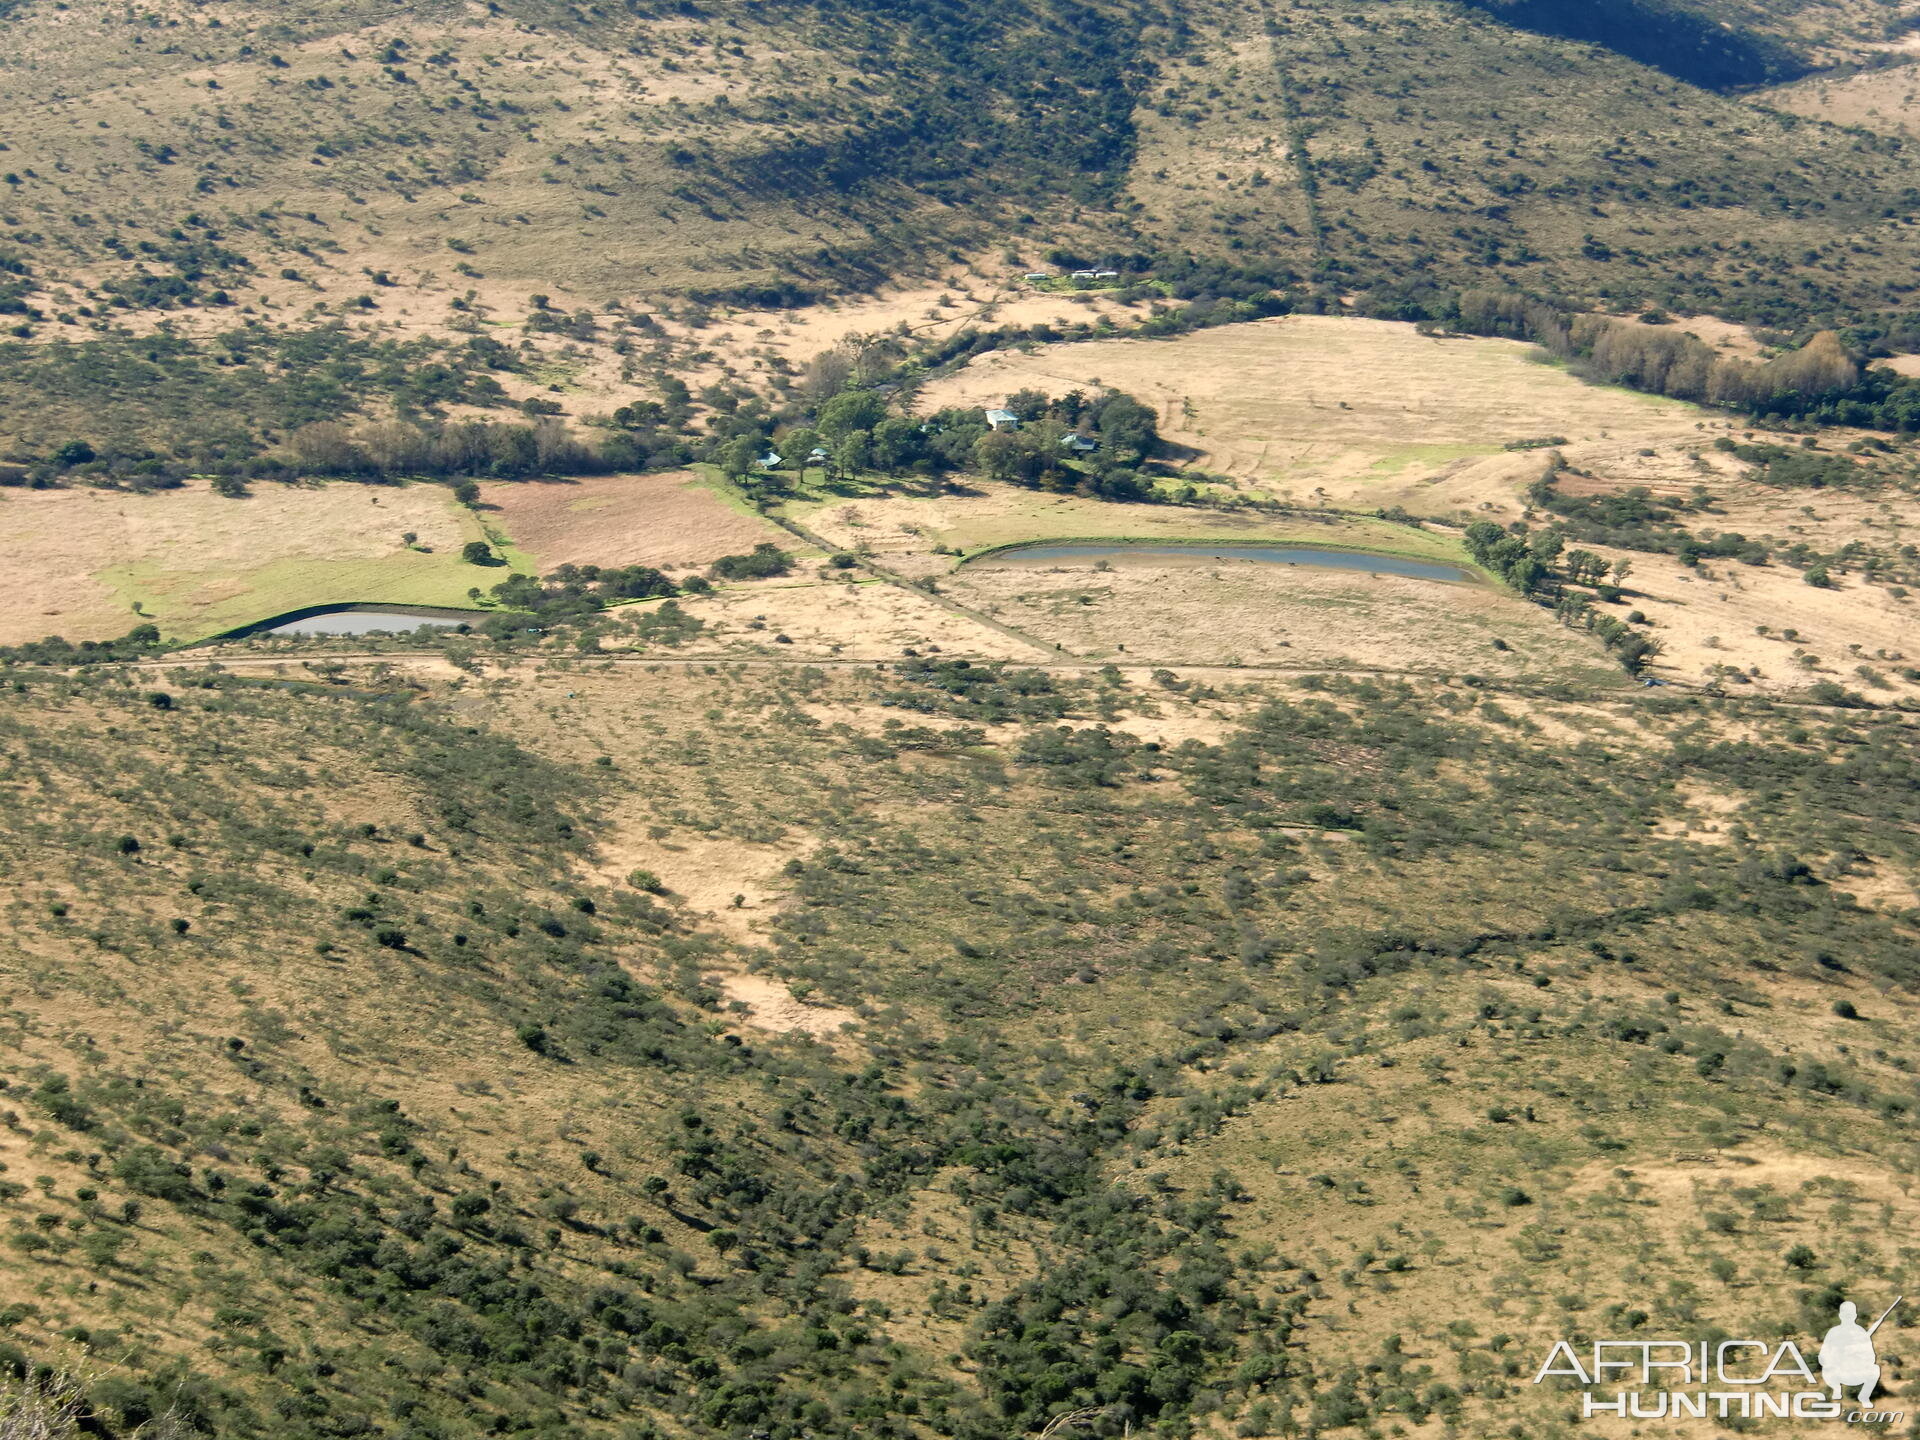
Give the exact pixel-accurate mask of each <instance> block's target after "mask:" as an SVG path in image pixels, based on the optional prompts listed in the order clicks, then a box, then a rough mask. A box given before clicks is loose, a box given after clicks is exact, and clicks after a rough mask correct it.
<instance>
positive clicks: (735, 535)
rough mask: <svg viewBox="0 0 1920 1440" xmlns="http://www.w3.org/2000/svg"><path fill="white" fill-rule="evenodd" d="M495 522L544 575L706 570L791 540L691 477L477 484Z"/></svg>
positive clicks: (603, 477)
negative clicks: (626, 568)
mask: <svg viewBox="0 0 1920 1440" xmlns="http://www.w3.org/2000/svg"><path fill="white" fill-rule="evenodd" d="M480 493H481V499H482V503H483V504H484V505H486V506H487V507H489V514H490V516H491V518H492V519H493V521H494V523H496V524H497V525H499V526H500V527H501V528H502V529H504V530H505V531H506V532H507V533H508V534H510V535H512V536H513V539H514V543H515V544H516V545H518V546H519V547H520V548H522V549H523V550H525V551H526V553H527V554H528V555H529V556H532V557H533V558H534V559H535V561H536V562H537V563H538V565H539V567H540V569H541V571H542V572H546V571H550V570H555V569H557V568H559V567H560V566H562V565H654V566H658V567H660V568H661V569H667V568H687V567H692V568H695V569H705V568H706V567H707V566H708V565H710V564H712V563H713V562H714V560H716V559H717V558H719V557H720V556H722V555H737V554H740V553H742V552H745V551H748V550H751V549H752V548H753V547H754V546H755V545H757V544H759V543H760V542H761V541H762V540H772V541H774V542H775V543H777V544H783V545H784V547H785V548H787V549H791V548H792V537H791V536H789V535H787V534H786V532H785V531H783V530H780V529H779V528H778V527H776V526H773V525H769V524H768V523H767V522H766V521H765V520H762V519H761V518H760V517H759V516H757V515H754V514H753V513H752V512H751V511H748V510H746V509H744V508H742V507H740V506H739V505H736V504H734V503H733V502H731V501H729V500H728V499H727V498H726V497H724V496H722V495H720V494H719V493H717V492H716V491H715V490H713V489H710V488H708V486H707V485H706V484H705V483H704V482H703V481H701V480H700V479H699V478H698V477H696V476H694V475H693V474H692V473H691V472H689V471H685V470H678V471H674V472H672V473H669V474H663V475H595V476H591V477H589V478H586V479H581V480H522V481H498V482H495V483H491V484H487V485H482V486H481V487H480Z"/></svg>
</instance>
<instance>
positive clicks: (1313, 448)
mask: <svg viewBox="0 0 1920 1440" xmlns="http://www.w3.org/2000/svg"><path fill="white" fill-rule="evenodd" d="M1538 353H1539V352H1537V351H1536V350H1534V349H1533V347H1531V346H1527V345H1522V344H1519V343H1516V342H1513V341H1508V340H1483V339H1467V338H1445V339H1441V338H1436V337H1431V336H1425V335H1421V334H1419V333H1418V332H1416V331H1415V329H1414V328H1413V326H1411V325H1403V324H1398V323H1394V322H1390V321H1384V320H1362V319H1357V318H1348V317H1339V316H1307V315H1300V316H1282V317H1279V318H1276V319H1272V320H1261V321H1254V322H1251V323H1248V324H1244V325H1229V326H1221V327H1219V328H1218V329H1212V330H1203V331H1199V332H1197V333H1194V334H1190V335H1183V336H1179V337H1176V338H1172V339H1166V340H1139V339H1121V340H1101V341H1092V342H1087V343H1082V344H1075V345H1049V346H1040V347H1036V348H1034V349H1032V350H1030V351H1026V352H1017V351H996V352H993V353H990V354H987V355H982V356H979V357H978V358H976V359H975V360H973V361H972V362H971V363H970V364H968V365H967V366H966V367H965V368H964V369H962V370H960V371H959V372H957V373H956V374H953V375H951V376H947V377H944V378H943V379H940V380H938V381H935V382H934V383H932V384H931V385H929V386H927V387H926V389H925V390H924V391H923V392H922V395H921V405H922V408H923V409H927V410H933V409H938V408H940V407H941V406H946V405H987V404H997V403H999V402H1001V401H1002V400H1004V399H1005V398H1006V397H1007V396H1008V395H1009V394H1011V393H1012V392H1013V391H1015V390H1019V389H1022V388H1025V387H1033V388H1036V389H1040V390H1045V391H1048V392H1050V393H1053V394H1056V395H1057V394H1062V393H1064V392H1066V391H1068V390H1072V389H1088V390H1100V389H1102V388H1108V389H1116V390H1123V391H1126V392H1127V393H1129V394H1131V395H1134V396H1135V397H1137V398H1138V399H1140V400H1142V401H1144V402H1145V403H1147V404H1149V405H1152V406H1153V407H1154V409H1155V410H1156V411H1157V412H1158V414H1159V417H1160V428H1161V433H1162V434H1163V435H1164V436H1165V437H1166V438H1167V439H1168V440H1169V441H1171V442H1172V443H1174V444H1175V445H1180V446H1185V447H1188V448H1189V449H1190V450H1191V451H1192V452H1193V453H1194V464H1195V465H1196V466H1197V467H1198V468H1200V469H1203V470H1207V471H1211V472H1214V473H1217V474H1221V475H1225V476H1228V477H1230V478H1232V479H1234V480H1236V481H1239V482H1241V483H1242V484H1244V485H1246V486H1248V487H1250V488H1254V489H1257V490H1260V491H1264V492H1266V493H1268V494H1271V495H1273V496H1274V497H1276V498H1280V499H1291V500H1296V501H1308V502H1323V503H1332V504H1337V505H1341V506H1344V507H1350V508H1354V509H1374V508H1379V507H1382V506H1388V505H1404V506H1405V507H1406V508H1408V509H1410V510H1412V511H1414V512H1415V513H1416V514H1425V515H1459V514H1473V515H1477V514H1480V513H1481V512H1483V511H1494V512H1504V513H1517V512H1516V507H1515V497H1516V493H1517V491H1518V490H1520V489H1523V488H1524V486H1525V484H1526V483H1527V481H1529V480H1531V479H1532V478H1533V477H1534V476H1536V475H1537V474H1538V473H1539V459H1538V457H1536V456H1529V455H1526V454H1524V453H1522V454H1508V453H1504V452H1503V450H1502V447H1503V446H1504V445H1506V444H1508V443H1510V442H1513V441H1520V440H1536V439H1544V438H1547V437H1553V436H1564V437H1566V438H1567V440H1568V442H1569V444H1568V445H1567V446H1566V447H1565V451H1566V453H1567V455H1568V456H1569V458H1571V459H1573V460H1575V461H1576V462H1577V463H1583V464H1593V463H1604V462H1606V461H1609V460H1613V459H1617V458H1620V457H1623V456H1627V455H1632V454H1634V453H1636V452H1637V451H1639V450H1641V449H1646V448H1654V449H1656V450H1665V451H1672V450H1674V449H1676V448H1677V447H1686V446H1695V447H1697V446H1698V445H1699V443H1700V442H1701V440H1702V436H1701V434H1700V429H1701V427H1702V426H1704V425H1709V424H1711V425H1714V426H1716V427H1717V426H1718V425H1719V424H1721V423H1722V422H1720V421H1719V420H1718V418H1717V417H1714V416H1712V415H1710V414H1709V412H1706V411H1702V410H1699V409H1697V408H1695V407H1693V406H1689V405H1685V404H1682V403H1680V402H1678V401H1672V400H1662V399H1657V398H1654V397H1651V396H1645V395H1637V394H1633V393H1631V392H1629V391H1625V390H1618V389H1613V388H1610V387H1606V386H1597V385H1588V384H1585V383H1584V382H1582V381H1579V380H1576V379H1575V378H1574V377H1572V376H1571V375H1569V374H1567V373H1566V372H1565V371H1563V370H1561V369H1559V368H1557V367H1555V366H1553V365H1548V364H1541V363H1535V361H1534V360H1533V359H1532V358H1531V357H1532V356H1534V355H1536V354H1538Z"/></svg>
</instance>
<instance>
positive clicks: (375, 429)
mask: <svg viewBox="0 0 1920 1440" xmlns="http://www.w3.org/2000/svg"><path fill="white" fill-rule="evenodd" d="M637 433H638V432H635V431H631V430H627V429H610V430H607V431H604V432H602V433H598V434H594V435H591V436H583V435H581V434H580V433H579V432H577V431H576V430H574V429H573V427H572V426H570V425H568V424H567V423H566V422H565V421H564V420H560V419H556V418H554V417H552V416H545V417H542V418H541V419H538V420H534V421H530V422H524V423H523V422H519V421H498V420H448V421H426V420H417V421H412V422H409V421H405V420H385V421H376V422H370V423H368V424H364V425H360V426H358V427H350V426H347V425H344V424H342V423H340V422H338V421H321V422H319V423H317V424H313V425H306V426H302V427H301V428H300V429H298V430H296V431H294V432H293V433H292V434H291V435H289V436H288V437H287V438H286V440H285V442H284V443H283V444H282V445H281V446H280V447H279V449H278V450H276V451H275V452H273V454H272V455H271V456H270V457H268V463H269V464H272V465H274V466H276V467H277V468H279V469H280V470H282V471H283V472H285V473H287V474H295V475H330V476H341V477H348V478H357V479H380V480H386V479H401V478H405V477H411V476H441V477H450V476H490V477H493V478H496V479H503V480H518V479H525V478H527V477H529V476H534V475H598V474H607V473H610V472H613V471H620V470H641V469H646V468H648V467H649V466H652V465H656V464H663V463H664V464H675V463H683V462H684V458H685V456H686V454H687V450H686V447H685V446H684V444H681V443H679V442H668V443H666V444H664V445H661V446H660V447H659V448H657V449H652V450H649V449H646V448H643V444H642V442H641V441H640V440H639V439H637V438H636V434H637Z"/></svg>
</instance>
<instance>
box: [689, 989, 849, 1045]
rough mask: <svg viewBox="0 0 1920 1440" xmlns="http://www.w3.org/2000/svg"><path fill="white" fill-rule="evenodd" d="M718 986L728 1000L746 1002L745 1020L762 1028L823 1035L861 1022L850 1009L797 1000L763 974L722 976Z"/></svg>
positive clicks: (830, 1034) (835, 1032)
mask: <svg viewBox="0 0 1920 1440" xmlns="http://www.w3.org/2000/svg"><path fill="white" fill-rule="evenodd" d="M720 988H721V989H722V990H724V991H725V992H726V995H727V999H729V1000H737V1001H739V1002H740V1003H741V1004H742V1005H745V1006H746V1007H747V1014H746V1020H747V1023H748V1024H750V1025H754V1026H757V1027H759V1028H760V1029H762V1030H773V1031H791V1030H800V1031H804V1032H805V1033H806V1034H808V1035H818V1036H821V1037H823V1038H824V1037H827V1036H832V1035H838V1034H839V1033H840V1031H841V1029H842V1027H844V1026H847V1025H857V1024H859V1023H860V1017H859V1016H858V1015H855V1014H854V1013H853V1011H851V1010H844V1009H842V1008H841V1007H839V1006H837V1005H816V1004H811V1003H808V1002H806V1001H802V1000H799V999H797V998H795V996H794V993H793V991H791V990H789V989H788V988H787V986H786V985H785V984H784V983H783V982H781V981H779V980H773V979H769V978H768V977H767V976H765V975H728V976H725V977H723V978H722V979H721V981H720Z"/></svg>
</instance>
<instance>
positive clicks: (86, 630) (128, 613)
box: [0, 482, 509, 644]
mask: <svg viewBox="0 0 1920 1440" xmlns="http://www.w3.org/2000/svg"><path fill="white" fill-rule="evenodd" d="M0 494H4V498H0V530H4V531H5V532H6V534H7V540H8V560H9V564H8V565H7V566H6V567H5V568H4V570H0V644H18V643H20V642H22V641H27V640H38V639H42V638H44V637H46V636H48V635H61V636H64V637H65V638H66V639H68V640H76V641H77V640H104V639H108V638H111V637H113V636H115V635H123V634H125V633H126V632H127V631H128V630H130V629H132V628H133V627H134V626H135V625H138V624H140V623H142V622H143V621H147V620H150V621H152V622H153V623H155V624H157V625H158V626H159V627H160V630H161V633H162V634H163V635H165V636H166V637H167V638H169V639H178V640H194V639H200V638H202V637H205V636H208V635H215V634H218V633H220V632H221V631H223V630H229V629H232V628H234V627H235V626H239V625H245V624H248V623H250V622H252V621H255V620H263V619H266V618H267V617H268V616H271V615H278V614H281V613H282V612H284V611H287V610H294V609H299V608H302V607H304V606H309V605H333V604H346V603H349V602H352V601H376V602H385V603H388V604H396V605H452V606H464V605H468V604H470V603H471V601H469V600H468V598H467V591H468V590H469V589H470V588H471V587H473V586H476V585H478V586H480V587H481V588H482V589H484V588H486V587H487V586H490V585H494V584H498V583H499V581H500V580H501V579H502V578H504V577H505V576H506V575H507V574H508V573H509V570H508V569H507V568H506V567H499V566H495V567H479V566H474V565H469V564H467V563H465V562H464V561H463V560H461V558H460V547H461V546H462V545H463V544H464V543H465V542H467V541H468V540H477V539H481V538H483V537H482V531H481V526H480V522H479V520H478V518H477V517H475V516H474V515H472V514H471V513H470V512H468V511H466V510H464V509H462V508H461V507H460V506H458V505H456V504H455V503H454V502H453V499H452V497H451V495H450V493H449V492H448V490H447V489H446V488H445V487H444V486H439V485H407V486H386V485H383V486H377V487H376V486H366V485H352V484H333V485H312V486H302V485H260V486H257V487H256V488H255V490H254V492H253V494H251V495H249V496H246V497H245V498H242V499H228V498H226V497H224V496H221V495H216V494H215V493H214V492H213V490H212V488H211V487H210V486H208V485H205V484H202V483H199V482H194V483H192V484H189V485H188V486H187V487H186V488H185V489H182V490H174V491H161V492H159V493H156V494H151V495H138V494H131V493H129V492H126V491H120V490H88V489H73V490H12V491H6V492H0ZM409 534H411V535H413V536H414V537H415V541H414V544H413V546H412V547H409V546H408V545H406V544H405V543H403V540H402V537H403V536H405V535H409Z"/></svg>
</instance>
